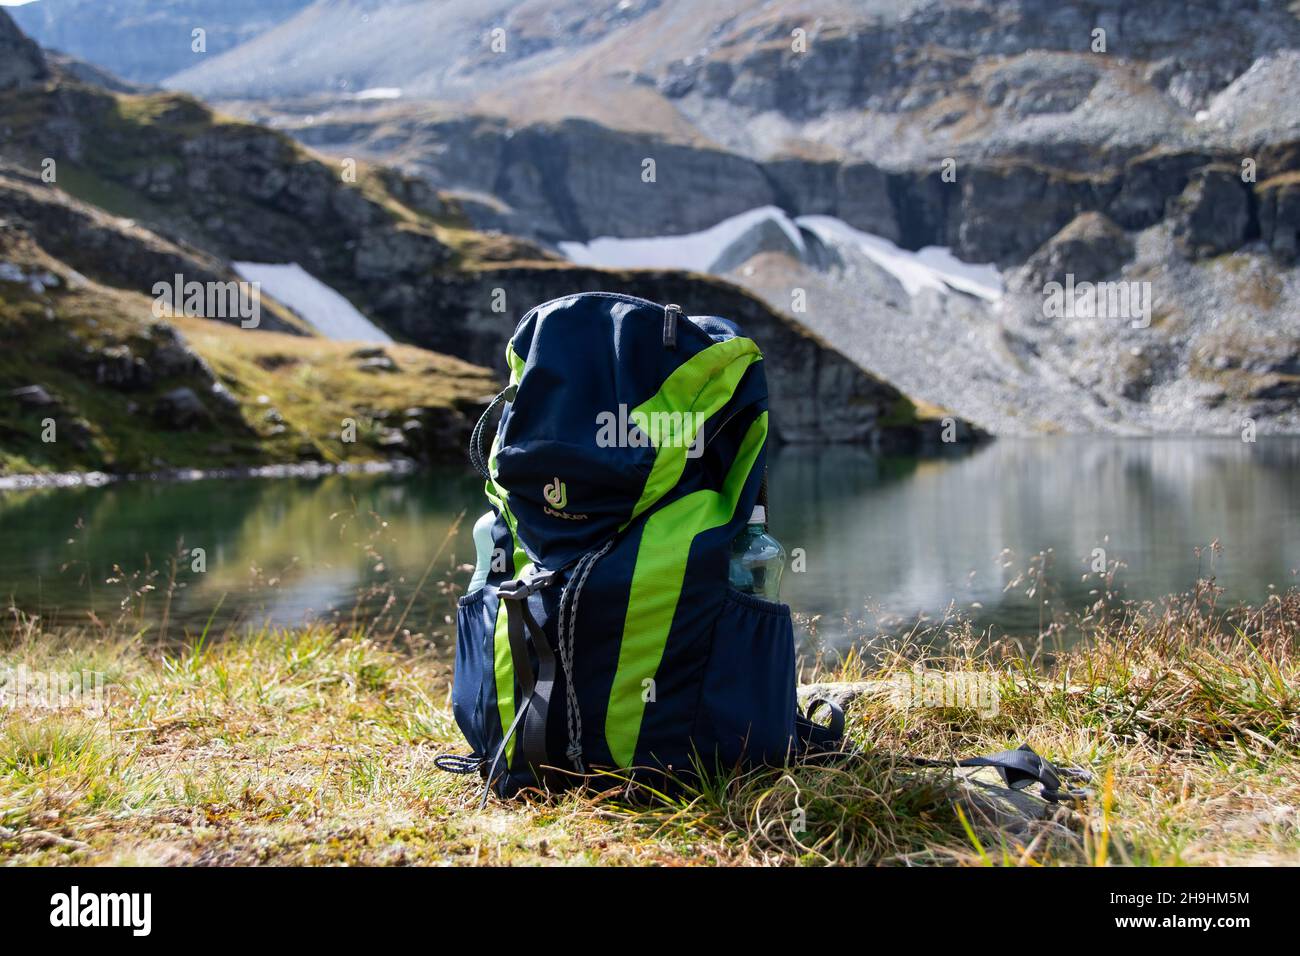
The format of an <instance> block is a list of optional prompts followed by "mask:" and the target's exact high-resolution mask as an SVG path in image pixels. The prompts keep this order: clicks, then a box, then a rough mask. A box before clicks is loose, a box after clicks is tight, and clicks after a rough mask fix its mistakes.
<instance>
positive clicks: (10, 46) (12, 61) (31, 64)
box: [0, 11, 49, 90]
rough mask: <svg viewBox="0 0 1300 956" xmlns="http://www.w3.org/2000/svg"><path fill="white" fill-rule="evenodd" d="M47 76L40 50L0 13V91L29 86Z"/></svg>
mask: <svg viewBox="0 0 1300 956" xmlns="http://www.w3.org/2000/svg"><path fill="white" fill-rule="evenodd" d="M48 75H49V73H48V70H47V69H46V66H45V58H44V56H42V54H41V48H40V47H39V46H37V45H36V44H35V43H34V42H33V41H31V40H29V39H28V38H27V37H25V36H23V34H22V32H21V31H19V30H18V28H17V27H15V26H14V24H13V21H12V20H10V19H9V18H8V17H6V16H5V15H4V13H3V11H0V90H12V89H15V88H17V87H22V86H29V85H31V84H33V83H38V82H40V81H41V80H44V79H45V78H46V77H47V76H48Z"/></svg>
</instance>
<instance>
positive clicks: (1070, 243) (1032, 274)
mask: <svg viewBox="0 0 1300 956" xmlns="http://www.w3.org/2000/svg"><path fill="white" fill-rule="evenodd" d="M1133 253H1134V249H1133V240H1132V239H1130V238H1129V237H1128V235H1126V234H1125V232H1124V230H1122V229H1120V228H1119V226H1117V225H1115V223H1114V222H1112V221H1111V220H1110V219H1109V218H1107V217H1106V216H1105V214H1103V213H1098V212H1086V213H1082V214H1080V215H1079V216H1077V217H1075V219H1074V220H1073V221H1071V222H1070V224H1069V225H1068V226H1066V227H1065V228H1064V229H1062V230H1061V231H1060V232H1058V233H1057V234H1056V235H1055V236H1053V237H1052V238H1051V239H1049V240H1048V241H1047V242H1045V243H1043V245H1042V247H1040V248H1039V250H1038V251H1037V252H1035V253H1034V254H1033V255H1032V256H1030V258H1029V261H1028V262H1026V263H1025V265H1024V266H1023V267H1021V268H1020V269H1019V270H1018V271H1017V273H1016V274H1015V276H1014V278H1013V279H1012V282H1013V283H1014V284H1015V285H1016V286H1017V287H1018V288H1020V289H1023V290H1026V291H1036V292H1041V291H1042V288H1043V286H1044V285H1045V284H1046V283H1048V282H1052V281H1055V282H1062V283H1063V282H1065V279H1066V276H1067V275H1071V274H1072V275H1073V276H1074V277H1075V280H1076V281H1077V282H1083V281H1089V282H1097V281H1100V280H1102V279H1105V278H1106V277H1107V276H1110V275H1112V274H1114V273H1115V272H1117V271H1118V270H1119V269H1120V268H1121V267H1122V266H1123V265H1124V263H1126V262H1128V261H1129V260H1130V259H1132V258H1133Z"/></svg>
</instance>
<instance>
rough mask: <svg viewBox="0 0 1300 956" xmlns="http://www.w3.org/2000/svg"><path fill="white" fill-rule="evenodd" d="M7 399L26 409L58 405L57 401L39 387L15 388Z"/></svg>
mask: <svg viewBox="0 0 1300 956" xmlns="http://www.w3.org/2000/svg"><path fill="white" fill-rule="evenodd" d="M9 397H10V398H13V399H15V400H17V402H18V403H19V404H20V405H26V406H27V407H28V408H48V407H50V406H53V405H58V404H59V402H58V400H57V399H56V398H54V396H52V395H51V394H50V393H49V392H47V391H46V390H45V389H44V387H42V386H40V385H25V386H23V387H22V388H15V389H14V390H13V391H11V392H10V393H9Z"/></svg>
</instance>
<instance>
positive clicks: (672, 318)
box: [664, 305, 682, 349]
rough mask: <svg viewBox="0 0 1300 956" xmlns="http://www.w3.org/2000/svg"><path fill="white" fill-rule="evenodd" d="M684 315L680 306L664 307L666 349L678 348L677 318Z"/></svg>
mask: <svg viewBox="0 0 1300 956" xmlns="http://www.w3.org/2000/svg"><path fill="white" fill-rule="evenodd" d="M681 314H682V307H681V306H680V305H666V306H664V348H666V349H675V348H677V317H678V316H679V315H681Z"/></svg>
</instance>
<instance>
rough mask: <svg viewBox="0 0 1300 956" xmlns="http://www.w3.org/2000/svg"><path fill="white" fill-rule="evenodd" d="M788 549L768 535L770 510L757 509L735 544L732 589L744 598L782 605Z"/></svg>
mask: <svg viewBox="0 0 1300 956" xmlns="http://www.w3.org/2000/svg"><path fill="white" fill-rule="evenodd" d="M784 570H785V548H783V547H781V542H779V541H777V540H776V538H774V537H772V536H771V535H770V534H768V533H767V508H766V507H764V506H763V505H755V507H754V510H753V512H752V513H751V514H750V516H749V523H748V524H746V525H745V530H744V531H742V532H740V534H739V535H737V536H736V539H735V540H734V541H733V542H732V543H731V570H730V572H729V579H730V582H731V586H732V587H733V588H735V589H736V590H737V591H739V592H741V593H742V594H752V595H754V596H755V597H760V598H765V599H767V600H769V601H779V600H780V599H781V598H780V594H781V572H783V571H784Z"/></svg>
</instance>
